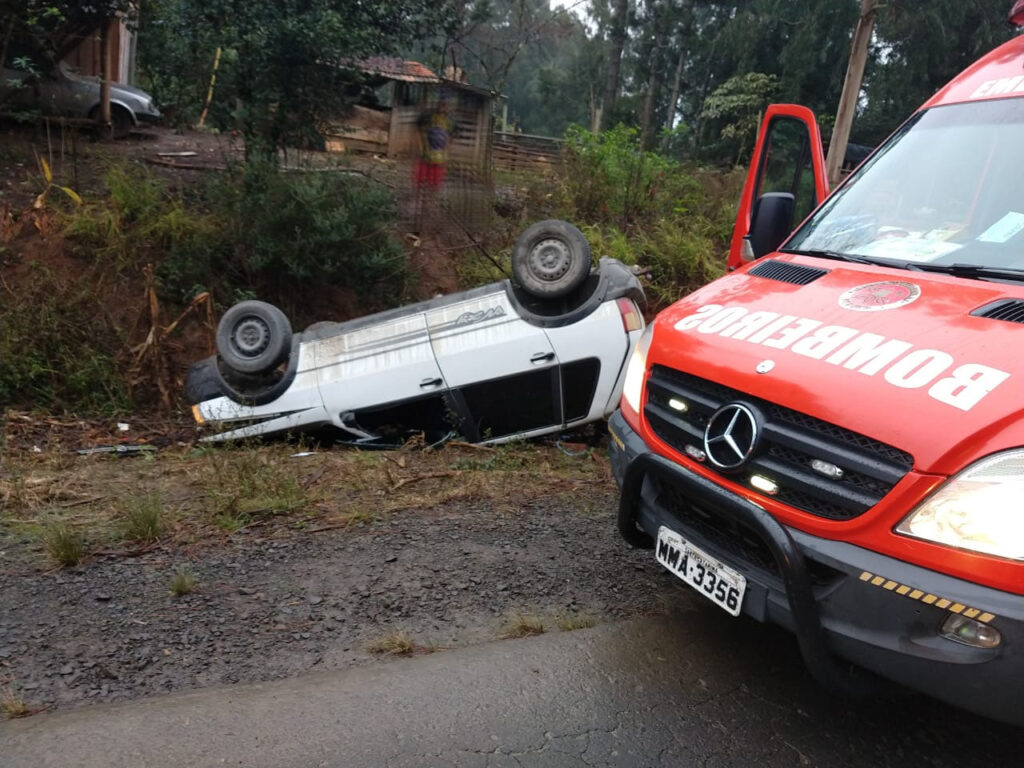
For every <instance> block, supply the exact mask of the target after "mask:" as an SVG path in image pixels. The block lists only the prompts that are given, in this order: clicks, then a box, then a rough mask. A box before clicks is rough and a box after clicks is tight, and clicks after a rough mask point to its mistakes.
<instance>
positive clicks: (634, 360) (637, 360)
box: [622, 324, 654, 413]
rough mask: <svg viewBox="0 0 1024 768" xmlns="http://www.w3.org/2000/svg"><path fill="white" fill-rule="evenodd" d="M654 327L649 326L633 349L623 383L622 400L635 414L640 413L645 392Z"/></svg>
mask: <svg viewBox="0 0 1024 768" xmlns="http://www.w3.org/2000/svg"><path fill="white" fill-rule="evenodd" d="M653 329H654V325H653V324H651V325H648V326H647V328H645V329H644V332H643V334H642V335H641V336H640V338H639V339H637V341H636V346H635V347H633V354H632V355H630V357H629V366H628V367H627V368H626V378H625V380H623V382H622V399H623V400H624V401H625V402H626V403H628V404H629V407H630V408H632V409H633V411H634V412H635V413H640V400H641V396H642V395H643V390H644V373H646V371H647V350H649V349H650V348H651V334H652V332H653Z"/></svg>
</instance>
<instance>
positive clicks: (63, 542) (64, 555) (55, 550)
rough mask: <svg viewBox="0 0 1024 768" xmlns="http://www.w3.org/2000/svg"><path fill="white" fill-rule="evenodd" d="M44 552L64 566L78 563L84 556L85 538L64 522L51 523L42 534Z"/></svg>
mask: <svg viewBox="0 0 1024 768" xmlns="http://www.w3.org/2000/svg"><path fill="white" fill-rule="evenodd" d="M43 546H44V547H45V548H46V553H47V554H48V555H49V556H50V557H51V558H52V559H53V561H54V562H56V563H57V564H58V565H60V566H63V567H65V568H68V567H71V566H75V565H78V564H79V563H81V562H82V559H83V558H84V557H85V538H84V537H83V536H82V534H80V533H78V532H77V531H74V530H72V529H71V527H70V526H69V525H67V524H66V523H51V524H50V525H49V526H48V527H47V528H46V531H45V533H44V534H43Z"/></svg>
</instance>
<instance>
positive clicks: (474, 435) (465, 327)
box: [186, 221, 644, 442]
mask: <svg viewBox="0 0 1024 768" xmlns="http://www.w3.org/2000/svg"><path fill="white" fill-rule="evenodd" d="M513 274H514V275H515V282H513V281H511V280H504V281H502V282H498V283H493V284H491V285H485V286H482V287H480V288H475V289H472V290H468V291H463V292H461V293H456V294H452V295H450V296H440V297H437V298H435V299H431V300H429V301H424V302H420V303H417V304H412V305H409V306H406V307H401V308H399V309H393V310H388V311H386V312H381V313H378V314H375V315H370V316H368V317H363V318H359V319H356V320H349V321H347V322H341V323H334V322H321V323H316V324H314V325H312V326H310V327H309V328H308V329H307V330H305V331H304V332H302V333H298V334H294V335H293V334H292V332H291V326H290V324H289V322H288V319H287V318H286V317H285V316H284V314H283V313H282V312H281V311H280V310H278V309H277V308H275V307H273V306H271V305H270V304H265V303H263V302H258V301H245V302H242V303H240V304H236V305H235V306H233V307H231V308H230V309H229V310H228V311H227V312H226V313H225V314H224V317H223V318H222V320H221V322H220V325H219V327H218V329H217V354H216V355H215V356H213V357H210V358H208V359H206V360H203V361H201V362H199V363H197V364H195V365H193V366H192V368H191V370H190V371H189V375H188V380H187V382H186V391H187V395H188V397H189V400H190V402H191V403H194V405H193V408H192V411H193V414H194V416H195V418H196V421H197V422H199V423H200V424H206V425H213V426H214V427H215V428H216V429H217V430H219V431H215V432H213V433H212V434H211V435H209V436H208V437H207V439H213V440H224V439H233V438H241V437H248V436H253V435H265V434H270V433H279V432H298V431H303V430H311V429H317V428H322V427H330V426H333V427H336V428H338V429H340V430H342V431H343V433H346V434H347V435H348V436H349V437H350V438H351V439H353V440H357V441H367V442H371V441H376V440H388V439H392V438H393V437H394V436H395V435H396V434H402V433H405V432H408V431H411V430H416V431H424V432H426V433H427V434H428V435H438V436H443V435H446V434H452V433H454V434H459V435H461V436H462V437H463V438H464V439H466V440H470V441H473V442H501V441H505V440H509V439H513V438H520V437H532V436H537V435H543V434H546V433H549V432H554V431H557V430H560V429H563V428H565V427H572V426H577V425H581V424H585V423H587V422H589V421H594V420H596V419H600V418H603V417H604V416H606V415H608V414H610V413H611V412H612V411H613V410H614V409H615V408H616V407H617V406H618V401H619V395H620V392H621V388H622V377H623V374H624V371H625V366H626V361H627V358H628V355H629V352H630V350H631V349H632V347H633V344H634V342H635V341H636V339H637V337H638V336H639V335H640V333H641V331H642V330H643V327H644V322H643V317H642V315H641V313H640V309H639V307H638V304H639V303H642V302H643V299H644V294H643V290H642V288H641V286H640V283H639V281H638V280H637V278H636V277H635V276H634V274H633V272H632V271H631V270H630V269H629V268H627V267H626V266H624V265H623V264H622V263H620V262H618V261H616V260H614V259H601V261H600V263H599V264H598V265H597V266H596V267H593V268H592V262H591V258H590V248H589V246H588V244H587V241H586V239H585V238H584V236H583V234H582V233H581V232H580V231H579V230H578V229H576V228H575V227H573V226H572V225H570V224H567V223H565V222H561V221H543V222H539V223H538V224H534V225H533V226H531V227H530V228H528V229H527V230H526V231H525V232H524V233H523V235H522V236H521V237H520V238H519V240H518V241H517V243H516V248H515V252H514V254H513Z"/></svg>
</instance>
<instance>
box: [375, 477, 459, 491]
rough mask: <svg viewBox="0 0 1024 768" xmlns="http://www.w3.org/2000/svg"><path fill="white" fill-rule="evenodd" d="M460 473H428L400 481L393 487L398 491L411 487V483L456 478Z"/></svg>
mask: <svg viewBox="0 0 1024 768" xmlns="http://www.w3.org/2000/svg"><path fill="white" fill-rule="evenodd" d="M458 474H459V473H458V472H428V473H427V474H425V475H416V477H406V478H403V479H401V480H399V481H398V482H397V483H395V484H394V485H392V486H391V490H392V491H397V490H398V489H399V488H401V487H402V486H403V485H409V484H410V483H416V482H419V481H420V480H432V479H435V478H439V477H456V476H457V475H458Z"/></svg>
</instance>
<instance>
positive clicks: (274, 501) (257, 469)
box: [200, 444, 309, 532]
mask: <svg viewBox="0 0 1024 768" xmlns="http://www.w3.org/2000/svg"><path fill="white" fill-rule="evenodd" d="M294 469H295V465H294V464H291V465H290V464H289V463H288V462H287V461H286V460H285V458H284V456H282V455H275V453H274V452H273V450H272V449H271V450H268V449H267V448H266V447H264V446H261V445H258V444H242V445H240V446H237V447H236V446H225V447H223V448H220V449H219V450H215V451H213V452H211V453H208V454H207V455H206V457H205V461H204V462H203V464H202V466H201V468H200V477H201V483H202V485H203V488H204V490H205V491H206V496H207V501H208V509H209V511H210V512H211V514H212V518H213V519H214V520H215V522H216V524H217V526H218V527H219V528H221V529H222V530H225V531H228V532H231V531H235V530H238V529H239V528H241V527H243V526H245V525H248V524H249V523H251V522H253V521H254V520H261V519H266V518H270V517H275V516H280V515H288V514H290V513H292V512H297V511H300V510H302V509H303V508H304V507H305V506H306V505H307V504H308V503H309V497H308V495H307V494H306V492H305V489H304V488H303V487H302V486H301V485H300V483H299V479H298V477H297V473H296V472H295V471H294Z"/></svg>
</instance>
